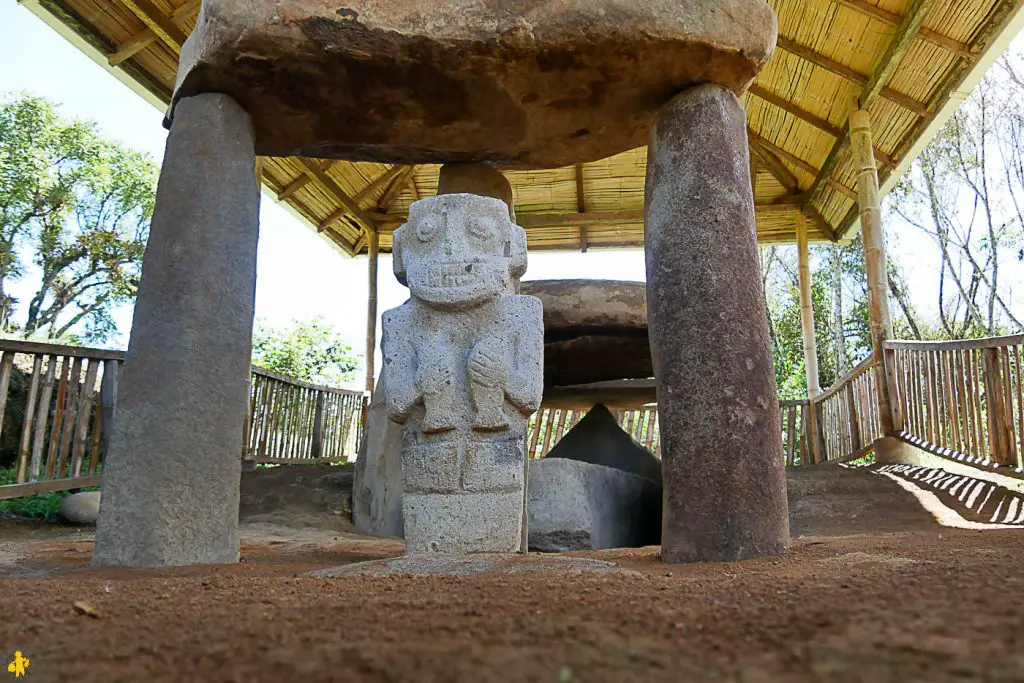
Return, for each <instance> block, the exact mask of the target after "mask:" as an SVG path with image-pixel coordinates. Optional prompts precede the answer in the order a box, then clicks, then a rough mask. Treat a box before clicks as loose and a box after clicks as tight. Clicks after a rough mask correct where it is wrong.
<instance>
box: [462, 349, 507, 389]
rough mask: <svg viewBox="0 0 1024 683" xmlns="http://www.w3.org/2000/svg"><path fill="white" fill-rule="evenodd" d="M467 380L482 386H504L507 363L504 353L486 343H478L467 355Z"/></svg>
mask: <svg viewBox="0 0 1024 683" xmlns="http://www.w3.org/2000/svg"><path fill="white" fill-rule="evenodd" d="M469 381H470V382H472V383H473V384H478V385H480V386H483V387H505V386H506V385H507V384H508V365H507V363H506V362H505V357H504V354H503V353H500V352H499V351H498V350H497V349H494V348H493V347H491V346H490V345H488V344H478V345H477V346H476V348H474V349H473V352H472V353H471V354H470V355H469Z"/></svg>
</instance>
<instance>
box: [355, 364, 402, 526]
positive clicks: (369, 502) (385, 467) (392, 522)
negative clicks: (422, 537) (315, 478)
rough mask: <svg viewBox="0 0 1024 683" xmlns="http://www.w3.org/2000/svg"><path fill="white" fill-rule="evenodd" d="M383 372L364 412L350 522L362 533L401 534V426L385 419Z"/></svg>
mask: <svg viewBox="0 0 1024 683" xmlns="http://www.w3.org/2000/svg"><path fill="white" fill-rule="evenodd" d="M386 394H387V390H386V389H385V387H384V376H383V373H382V374H381V377H380V378H379V379H378V380H377V385H376V388H375V389H374V391H373V397H372V398H371V399H370V409H369V411H368V413H367V416H366V437H365V438H364V439H363V443H362V445H361V447H360V450H359V456H358V458H357V459H356V466H355V482H354V485H353V489H352V522H353V523H354V524H355V526H356V528H357V529H359V530H360V531H362V532H363V533H365V534H374V535H379V536H395V537H398V538H401V537H402V535H403V524H402V426H401V425H399V424H397V423H395V422H392V421H391V420H390V419H388V410H387V395H386Z"/></svg>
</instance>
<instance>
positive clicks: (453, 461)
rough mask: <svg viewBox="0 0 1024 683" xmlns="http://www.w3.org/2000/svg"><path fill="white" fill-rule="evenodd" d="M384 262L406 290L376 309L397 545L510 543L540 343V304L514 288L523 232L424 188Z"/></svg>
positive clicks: (488, 206)
mask: <svg viewBox="0 0 1024 683" xmlns="http://www.w3.org/2000/svg"><path fill="white" fill-rule="evenodd" d="M394 269H395V276H396V277H397V278H398V280H399V281H400V282H401V283H402V284H404V285H406V286H408V287H409V291H410V293H411V298H410V299H409V301H407V302H406V303H405V304H403V305H402V306H399V307H398V308H395V309H392V310H390V311H387V312H386V313H384V316H383V338H382V340H381V347H382V349H383V353H384V369H383V374H384V382H385V384H386V385H387V410H388V416H389V417H390V419H391V420H393V421H394V422H397V423H399V424H402V425H403V432H402V488H403V494H402V514H403V517H404V522H405V538H406V550H407V552H408V553H420V552H515V551H518V550H519V549H520V546H521V542H522V526H523V508H524V487H525V454H524V441H525V436H526V427H527V422H528V420H529V416H530V415H531V414H532V413H533V412H534V411H535V410H536V409H537V408H538V407H539V405H540V400H541V394H542V382H543V378H542V361H543V353H544V350H543V329H544V327H543V311H542V307H541V303H540V301H539V300H538V299H536V298H534V297H530V296H521V295H517V294H515V293H514V292H515V291H516V287H517V286H518V281H519V278H520V277H522V275H523V273H524V272H525V270H526V234H525V232H524V231H523V229H522V228H520V227H519V226H517V225H515V224H514V223H512V222H511V220H510V219H509V214H508V208H507V206H506V205H505V204H504V203H503V202H502V201H500V200H498V199H493V198H490V197H480V196H477V195H471V194H449V195H438V196H435V197H430V198H427V199H423V200H420V201H418V202H415V203H414V204H413V205H412V206H411V207H410V211H409V222H408V223H407V224H406V225H405V226H403V227H402V228H400V229H399V230H397V231H396V232H395V237H394Z"/></svg>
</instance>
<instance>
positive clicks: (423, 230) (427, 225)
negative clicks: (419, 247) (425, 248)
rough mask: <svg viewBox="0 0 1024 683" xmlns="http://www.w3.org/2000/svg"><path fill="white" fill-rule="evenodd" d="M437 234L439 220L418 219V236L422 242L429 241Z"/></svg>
mask: <svg viewBox="0 0 1024 683" xmlns="http://www.w3.org/2000/svg"><path fill="white" fill-rule="evenodd" d="M436 234H437V221H434V220H430V219H429V218H428V219H426V220H422V221H418V222H417V223H416V237H417V238H419V240H420V242H429V241H430V240H432V239H434V235H436Z"/></svg>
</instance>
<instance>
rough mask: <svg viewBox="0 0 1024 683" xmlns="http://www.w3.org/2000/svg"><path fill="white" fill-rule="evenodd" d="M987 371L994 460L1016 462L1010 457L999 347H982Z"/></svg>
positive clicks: (991, 444) (986, 390)
mask: <svg viewBox="0 0 1024 683" xmlns="http://www.w3.org/2000/svg"><path fill="white" fill-rule="evenodd" d="M981 361H982V366H983V368H984V372H985V378H984V380H985V404H986V405H985V407H986V409H987V411H988V435H989V437H988V440H989V449H990V451H991V457H992V461H993V462H997V463H1000V464H1007V465H1008V464H1016V463H1015V462H1012V460H1011V457H1010V431H1009V425H1008V424H1007V421H1006V415H1007V410H1006V395H1005V392H1004V391H1003V385H1004V383H1003V377H1002V372H1001V367H1000V366H1001V363H1000V362H999V349H997V348H991V349H982V352H981Z"/></svg>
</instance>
